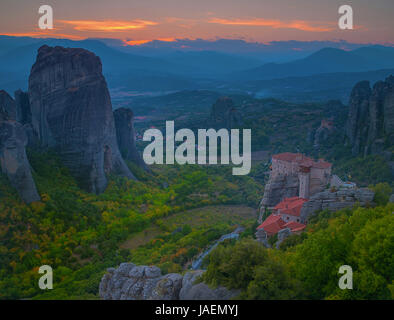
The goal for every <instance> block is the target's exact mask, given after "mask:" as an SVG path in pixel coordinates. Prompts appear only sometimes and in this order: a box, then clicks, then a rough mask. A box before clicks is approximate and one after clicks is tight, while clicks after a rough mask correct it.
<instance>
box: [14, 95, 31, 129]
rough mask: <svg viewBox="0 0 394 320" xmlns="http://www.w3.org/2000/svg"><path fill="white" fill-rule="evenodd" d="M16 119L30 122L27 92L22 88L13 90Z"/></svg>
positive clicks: (22, 122)
mask: <svg viewBox="0 0 394 320" xmlns="http://www.w3.org/2000/svg"><path fill="white" fill-rule="evenodd" d="M15 103H16V120H17V121H18V122H19V123H20V124H22V125H25V124H31V121H32V119H31V109H30V102H29V94H28V93H27V92H23V91H22V90H17V91H15Z"/></svg>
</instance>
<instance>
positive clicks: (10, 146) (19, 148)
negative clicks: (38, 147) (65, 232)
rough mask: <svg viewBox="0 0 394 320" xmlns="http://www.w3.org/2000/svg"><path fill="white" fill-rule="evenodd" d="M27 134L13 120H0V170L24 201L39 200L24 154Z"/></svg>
mask: <svg viewBox="0 0 394 320" xmlns="http://www.w3.org/2000/svg"><path fill="white" fill-rule="evenodd" d="M26 144H27V136H26V134H25V131H24V129H23V127H22V125H21V124H19V123H18V122H16V121H14V120H7V121H0V164H1V170H2V172H3V173H4V174H5V175H6V176H7V177H8V179H9V181H10V183H11V185H12V186H13V187H14V188H15V189H16V190H17V191H18V193H19V195H20V197H21V198H22V199H23V201H25V202H26V203H30V202H33V201H39V200H40V196H39V195H38V192H37V188H36V185H35V183H34V180H33V177H32V174H31V169H30V164H29V161H28V159H27V156H26V151H25V146H26Z"/></svg>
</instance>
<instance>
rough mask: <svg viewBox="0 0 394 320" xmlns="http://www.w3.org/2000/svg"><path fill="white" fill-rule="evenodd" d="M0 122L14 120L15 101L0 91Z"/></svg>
mask: <svg viewBox="0 0 394 320" xmlns="http://www.w3.org/2000/svg"><path fill="white" fill-rule="evenodd" d="M0 120H16V105H15V101H14V99H12V97H11V96H10V95H9V94H8V93H7V92H6V91H4V90H0Z"/></svg>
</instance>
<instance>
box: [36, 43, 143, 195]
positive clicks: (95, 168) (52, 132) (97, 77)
mask: <svg viewBox="0 0 394 320" xmlns="http://www.w3.org/2000/svg"><path fill="white" fill-rule="evenodd" d="M29 102H30V108H31V117H32V126H33V128H34V131H35V132H36V134H37V136H38V139H39V141H40V144H41V145H42V146H44V147H54V148H56V149H57V150H58V152H59V154H60V156H61V159H62V161H63V163H64V164H65V165H66V166H67V167H68V168H69V169H70V172H71V174H72V175H73V176H74V177H75V178H76V179H77V181H78V182H79V184H80V186H81V187H82V188H83V189H85V190H87V191H89V192H96V193H100V192H102V191H104V189H105V187H106V185H107V178H106V174H108V173H112V172H113V173H117V174H121V175H124V176H126V177H128V178H132V179H135V178H134V176H133V174H132V173H131V172H130V171H129V169H128V168H127V166H126V165H125V163H124V161H123V159H122V157H121V155H120V152H119V149H118V144H117V141H116V132H115V124H114V118H113V114H112V106H111V100H110V96H109V92H108V88H107V84H106V81H105V79H104V76H103V74H102V65H101V61H100V59H99V57H97V56H95V55H94V54H93V53H91V52H89V51H87V50H84V49H75V48H63V47H48V46H46V45H44V46H42V47H41V48H40V49H39V50H38V55H37V59H36V62H35V63H34V65H33V67H32V69H31V74H30V77H29Z"/></svg>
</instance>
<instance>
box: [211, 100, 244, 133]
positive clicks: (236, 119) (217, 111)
mask: <svg viewBox="0 0 394 320" xmlns="http://www.w3.org/2000/svg"><path fill="white" fill-rule="evenodd" d="M241 122H242V121H241V116H240V114H239V111H238V110H237V108H236V107H235V105H234V102H233V100H232V99H231V98H229V97H221V98H219V99H218V100H217V101H216V102H215V103H214V104H213V106H212V110H211V123H212V126H213V127H214V128H218V129H219V128H227V129H231V128H237V127H239V126H240V125H241Z"/></svg>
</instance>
